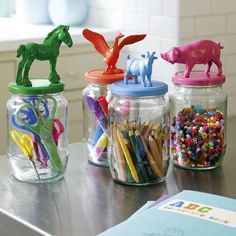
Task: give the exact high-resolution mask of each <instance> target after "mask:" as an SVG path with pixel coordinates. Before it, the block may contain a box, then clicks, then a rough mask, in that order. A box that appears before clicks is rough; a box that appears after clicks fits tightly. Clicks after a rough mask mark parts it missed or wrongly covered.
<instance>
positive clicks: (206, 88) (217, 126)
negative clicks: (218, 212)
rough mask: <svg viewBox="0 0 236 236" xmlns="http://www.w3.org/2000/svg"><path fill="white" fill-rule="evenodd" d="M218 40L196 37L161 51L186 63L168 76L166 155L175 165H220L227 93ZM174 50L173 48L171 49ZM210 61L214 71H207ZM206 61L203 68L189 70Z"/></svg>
mask: <svg viewBox="0 0 236 236" xmlns="http://www.w3.org/2000/svg"><path fill="white" fill-rule="evenodd" d="M222 48H223V47H222V46H221V45H220V43H215V42H213V41H210V40H200V41H197V42H194V43H192V44H189V45H184V46H182V47H176V48H174V49H171V50H170V51H169V52H167V53H164V54H162V57H163V58H164V59H165V60H167V61H169V62H171V63H173V62H179V63H184V64H186V70H185V72H178V73H176V74H175V75H174V76H173V77H172V82H173V83H174V91H173V92H172V94H171V95H170V105H171V122H172V125H171V138H170V155H171V158H172V160H173V161H174V163H175V165H176V166H179V167H183V168H186V169H199V170H204V169H213V168H216V167H218V166H220V165H221V163H222V161H223V158H224V154H225V150H226V123H227V96H226V94H225V93H224V91H223V89H222V85H223V83H224V82H225V77H224V75H223V74H222V63H221V61H220V50H221V49H222ZM174 51H175V52H174ZM212 62H213V63H215V64H216V65H217V67H218V72H211V71H210V68H211V65H212ZM195 64H207V68H206V70H205V71H191V69H192V67H193V66H194V65H195Z"/></svg>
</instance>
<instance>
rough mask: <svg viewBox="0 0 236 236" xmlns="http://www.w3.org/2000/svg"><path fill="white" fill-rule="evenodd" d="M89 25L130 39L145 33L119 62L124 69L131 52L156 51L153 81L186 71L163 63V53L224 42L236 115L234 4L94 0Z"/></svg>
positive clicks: (230, 0) (231, 0) (224, 0)
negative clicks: (196, 43)
mask: <svg viewBox="0 0 236 236" xmlns="http://www.w3.org/2000/svg"><path fill="white" fill-rule="evenodd" d="M87 23H88V25H93V26H97V27H109V28H115V29H117V30H119V31H122V33H125V34H126V35H128V34H132V33H146V34H147V37H146V38H145V39H144V40H143V41H142V42H140V43H137V44H135V45H132V46H127V47H125V48H124V49H123V51H122V54H121V58H120V61H119V64H120V66H125V59H126V56H127V54H132V55H133V56H137V57H139V56H140V54H141V53H144V52H146V51H147V50H149V51H156V52H157V55H158V57H159V59H158V60H157V61H156V62H155V64H154V66H153V78H154V79H160V80H163V81H165V82H167V83H168V84H170V78H171V76H172V75H173V74H174V73H175V72H176V71H178V70H181V69H183V67H182V66H179V65H171V64H169V63H167V62H165V61H163V60H162V59H160V56H159V54H160V53H161V52H163V51H166V50H168V49H170V48H171V47H173V46H177V45H181V44H184V43H188V42H192V41H194V40H196V39H203V38H208V39H212V40H214V41H220V42H221V44H222V45H223V46H224V49H223V50H222V62H223V73H224V74H225V75H226V83H225V85H224V89H225V91H226V92H227V94H228V96H229V103H228V105H229V109H228V114H229V115H236V106H234V103H236V0H90V16H89V19H88V22H87ZM198 68H199V67H198ZM213 69H215V68H213Z"/></svg>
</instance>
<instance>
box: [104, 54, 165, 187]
mask: <svg viewBox="0 0 236 236" xmlns="http://www.w3.org/2000/svg"><path fill="white" fill-rule="evenodd" d="M154 54H155V53H154V52H153V53H149V52H147V54H146V55H142V57H144V58H141V59H135V58H131V57H130V56H128V62H127V70H126V75H125V79H124V81H119V82H116V83H114V84H112V85H111V87H110V89H111V93H112V99H111V101H110V103H109V141H110V142H109V166H110V170H111V174H112V178H113V179H114V180H115V181H117V182H120V183H123V184H128V185H137V186H142V185H150V184H156V183H159V182H161V181H163V180H164V179H165V176H166V173H167V170H168V163H169V145H168V144H169V136H168V134H169V105H168V102H167V101H166V99H165V94H166V93H167V90H168V86H167V85H166V84H165V83H163V82H160V81H151V73H152V63H153V61H154V59H156V57H155V56H154ZM139 75H140V76H141V80H137V76H139ZM130 77H132V78H133V79H132V80H131V79H129V78H130Z"/></svg>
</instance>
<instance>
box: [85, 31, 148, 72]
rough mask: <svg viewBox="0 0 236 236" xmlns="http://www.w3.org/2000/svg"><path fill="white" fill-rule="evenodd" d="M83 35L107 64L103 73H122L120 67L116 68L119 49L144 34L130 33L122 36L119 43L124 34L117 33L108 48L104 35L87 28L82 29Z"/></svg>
mask: <svg viewBox="0 0 236 236" xmlns="http://www.w3.org/2000/svg"><path fill="white" fill-rule="evenodd" d="M83 36H84V37H85V38H86V39H87V40H88V41H90V42H91V43H92V44H93V45H94V47H95V49H96V50H97V51H98V52H99V53H100V54H101V55H103V56H104V60H103V61H104V62H105V63H106V64H107V68H106V69H105V71H104V72H103V73H104V74H114V73H116V74H117V73H123V70H122V69H117V68H116V63H117V60H118V58H119V54H120V50H121V49H122V48H123V47H124V46H125V45H128V44H133V43H136V42H138V41H141V40H143V39H144V38H145V37H146V34H140V35H130V36H127V37H126V38H124V39H123V40H122V41H121V42H120V43H119V39H121V38H123V37H124V35H123V34H121V33H118V34H117V35H116V37H115V40H114V43H113V46H112V47H111V48H110V47H109V46H108V44H107V42H106V40H105V39H104V37H103V36H102V35H101V34H99V33H96V32H93V31H92V30H89V29H84V30H83Z"/></svg>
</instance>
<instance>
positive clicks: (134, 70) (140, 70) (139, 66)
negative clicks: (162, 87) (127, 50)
mask: <svg viewBox="0 0 236 236" xmlns="http://www.w3.org/2000/svg"><path fill="white" fill-rule="evenodd" d="M155 54H156V52H153V53H152V54H150V53H149V52H147V54H146V55H141V56H142V57H143V58H141V59H136V58H131V56H130V55H128V57H127V67H126V73H125V78H124V82H125V84H128V77H129V76H132V78H133V79H134V82H135V84H137V83H138V79H137V77H138V76H141V84H142V85H143V86H144V87H151V86H152V82H151V75H152V64H153V62H154V60H155V59H157V57H155V56H154V55H155Z"/></svg>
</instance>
